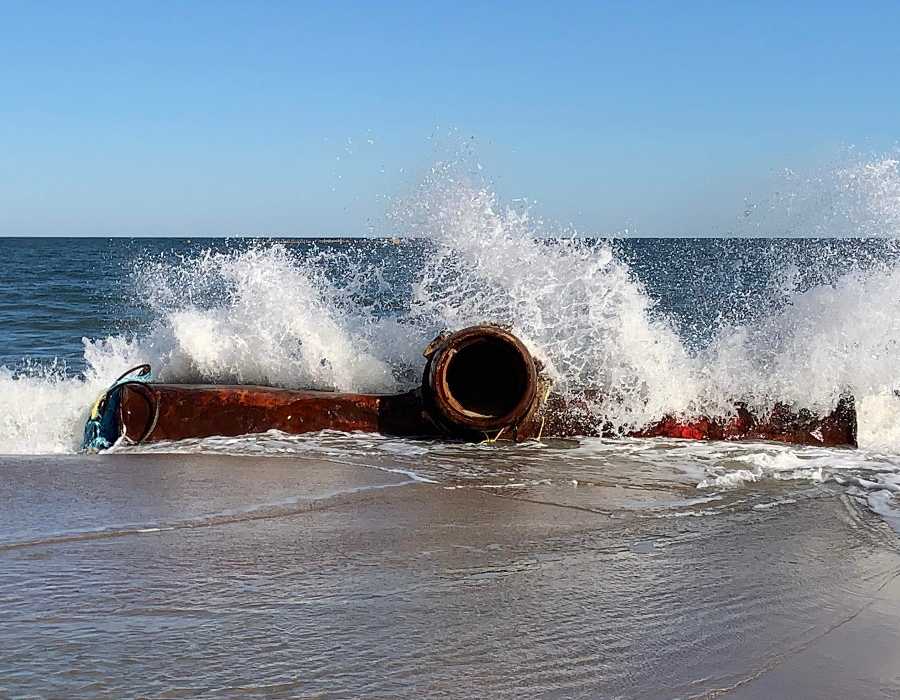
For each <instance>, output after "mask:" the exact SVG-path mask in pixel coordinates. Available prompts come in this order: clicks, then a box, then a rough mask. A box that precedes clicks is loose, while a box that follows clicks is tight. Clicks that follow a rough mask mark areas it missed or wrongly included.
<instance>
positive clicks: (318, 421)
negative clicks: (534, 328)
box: [118, 326, 856, 446]
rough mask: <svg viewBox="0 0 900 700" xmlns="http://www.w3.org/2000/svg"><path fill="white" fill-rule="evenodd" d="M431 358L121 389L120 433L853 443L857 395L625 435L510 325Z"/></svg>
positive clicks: (459, 336)
mask: <svg viewBox="0 0 900 700" xmlns="http://www.w3.org/2000/svg"><path fill="white" fill-rule="evenodd" d="M425 356H426V357H427V358H428V362H427V364H426V367H425V372H424V376H423V381H422V387H421V388H420V389H418V390H415V391H410V392H407V393H404V394H396V395H374V394H349V393H333V392H323V391H296V390H288V389H278V388H273V387H265V386H220V385H185V384H155V383H149V384H145V383H141V382H128V383H125V384H123V385H122V386H121V388H120V391H121V400H120V402H119V405H118V412H119V425H120V431H121V434H122V435H123V436H124V437H125V438H126V439H127V440H129V441H131V442H136V443H137V442H148V441H157V440H181V439H185V438H200V437H208V436H213V435H222V436H236V435H245V434H251V433H261V432H266V431H268V430H280V431H283V432H286V433H294V434H298V433H309V432H316V431H319V430H326V429H330V430H342V431H348V432H350V431H364V432H379V433H384V434H388V435H402V436H418V437H439V438H455V439H467V440H481V439H484V438H491V439H496V438H498V437H499V438H500V439H508V440H517V441H521V440H529V439H540V438H543V437H576V436H600V437H623V436H627V437H670V438H686V439H692V440H773V441H778V442H785V443H794V444H805V445H831V446H834V445H848V446H855V445H856V409H855V406H854V402H853V398H852V397H845V398H843V399H841V401H840V402H839V403H838V405H837V407H836V408H835V410H834V411H832V412H831V413H829V414H828V415H826V416H824V417H822V416H818V415H816V414H814V413H812V412H810V411H807V410H797V411H795V410H792V409H791V408H789V407H788V406H786V405H783V404H777V405H776V406H775V407H774V409H773V410H772V411H771V412H769V413H767V414H766V415H762V416H757V415H754V414H753V413H752V412H751V411H750V410H748V408H747V407H746V406H745V405H743V404H740V403H737V404H735V408H734V410H733V411H732V412H730V415H729V416H722V417H719V416H700V417H690V418H680V417H677V416H666V417H664V418H662V419H661V420H659V421H658V422H656V423H654V424H651V425H647V426H644V427H642V428H640V429H638V430H634V431H632V432H628V433H625V434H624V435H623V434H622V433H621V432H617V431H615V430H613V427H612V426H610V425H608V424H603V423H602V422H599V423H598V421H597V418H596V407H597V405H598V404H599V405H602V401H603V397H601V396H599V395H598V394H597V393H596V392H586V393H584V394H583V395H581V396H580V397H576V398H564V397H563V396H561V395H559V394H554V393H550V392H549V383H548V382H547V381H546V379H545V378H544V377H543V376H542V375H541V366H540V363H539V362H538V361H537V360H536V359H535V358H534V357H533V356H532V355H531V353H530V352H529V351H528V349H527V348H526V347H525V345H524V344H523V343H522V342H521V341H520V340H519V339H518V338H516V337H515V336H514V335H512V334H511V333H510V332H509V331H507V330H505V329H503V328H499V327H497V326H474V327H472V328H467V329H464V330H462V331H458V332H456V333H452V334H444V335H441V336H439V337H438V338H436V339H435V341H434V342H433V343H431V345H429V347H428V348H427V349H426V351H425Z"/></svg>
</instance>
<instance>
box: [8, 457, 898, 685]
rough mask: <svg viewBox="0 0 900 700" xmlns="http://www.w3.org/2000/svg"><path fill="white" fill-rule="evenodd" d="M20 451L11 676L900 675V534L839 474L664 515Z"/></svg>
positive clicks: (324, 681)
mask: <svg viewBox="0 0 900 700" xmlns="http://www.w3.org/2000/svg"><path fill="white" fill-rule="evenodd" d="M2 462H3V463H2V465H0V466H2V469H3V473H4V480H3V482H2V485H0V496H2V500H3V503H4V509H3V514H2V516H0V558H2V567H0V636H2V639H0V644H2V648H3V650H4V652H3V655H2V659H0V670H2V673H0V695H2V696H3V697H68V698H96V697H148V698H181V697H184V698H187V697H192V698H194V697H204V698H207V697H208V698H221V697H284V698H289V697H299V696H303V697H354V696H361V695H367V696H370V697H418V696H422V695H430V696H444V697H472V696H492V697H521V696H523V695H529V696H541V697H572V696H578V697H603V698H657V697H658V698H689V697H718V696H720V695H725V696H728V697H736V698H737V697H742V698H743V697H747V698H771V697H793V698H800V697H810V698H813V697H855V698H883V697H893V696H896V695H897V693H900V671H898V669H900V633H898V629H900V613H898V611H900V578H898V577H900V551H898V547H897V543H896V535H895V534H894V533H893V532H892V531H890V530H889V529H888V528H887V526H885V525H884V524H883V523H882V522H881V521H880V520H878V519H877V518H876V517H875V516H873V515H871V514H869V513H868V511H866V510H865V509H863V508H861V507H857V505H856V504H855V502H854V501H853V500H852V499H850V498H848V497H847V496H846V495H843V494H841V493H840V492H839V491H838V490H837V489H832V488H828V487H824V486H823V487H821V488H820V489H818V490H816V491H815V492H814V493H812V494H811V495H810V496H809V497H808V498H806V499H803V500H801V501H800V502H797V503H792V504H791V505H790V507H778V506H775V507H771V508H766V509H759V508H755V509H754V508H747V509H742V508H741V507H740V505H736V506H734V507H733V508H731V509H730V510H729V511H728V512H723V513H722V514H721V515H718V516H713V517H650V516H649V515H648V514H647V512H645V511H634V510H631V509H628V508H624V507H623V504H624V503H626V501H629V499H631V497H632V496H633V494H629V493H627V492H628V491H629V489H620V490H619V491H621V493H620V494H619V495H618V496H617V495H616V494H615V493H614V491H615V490H614V489H610V490H608V491H602V490H597V491H595V492H594V496H593V497H592V498H587V499H586V498H585V497H584V494H583V493H582V494H579V493H578V492H579V490H580V489H577V488H573V489H571V491H570V492H569V491H565V490H563V489H560V488H554V487H550V486H547V487H541V486H533V487H528V488H522V489H518V490H512V491H499V490H491V489H486V488H464V489H460V488H447V487H446V486H445V485H442V484H428V483H420V482H416V481H414V480H412V479H410V478H408V477H406V476H405V475H402V474H391V473H387V472H383V471H379V470H376V469H370V468H364V467H357V466H352V465H342V464H337V463H333V462H328V461H323V460H313V459H299V458H266V459H258V458H252V457H225V456H208V455H207V456H200V455H196V456H191V455H179V456H153V455H115V454H110V455H106V456H102V457H87V456H72V457H68V458H63V459H60V458H56V459H54V460H52V461H51V460H48V459H47V458H40V457H29V458H3V459H2ZM567 494H569V495H571V496H572V498H569V497H567Z"/></svg>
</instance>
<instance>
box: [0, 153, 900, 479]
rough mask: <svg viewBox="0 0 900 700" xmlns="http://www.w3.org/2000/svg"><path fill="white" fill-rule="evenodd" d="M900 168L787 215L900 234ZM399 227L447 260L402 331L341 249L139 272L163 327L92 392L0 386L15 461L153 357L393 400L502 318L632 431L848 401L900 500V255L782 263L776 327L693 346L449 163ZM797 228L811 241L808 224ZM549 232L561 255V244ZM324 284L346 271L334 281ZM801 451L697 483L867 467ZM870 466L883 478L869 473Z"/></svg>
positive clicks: (567, 381)
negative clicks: (692, 416) (454, 341)
mask: <svg viewBox="0 0 900 700" xmlns="http://www.w3.org/2000/svg"><path fill="white" fill-rule="evenodd" d="M898 167H900V166H898V162H897V160H896V159H894V158H890V157H888V158H881V159H875V160H872V161H860V162H857V163H852V164H850V165H842V166H841V167H838V168H835V169H834V170H833V171H832V172H831V173H830V174H829V175H828V177H826V178H819V179H818V181H816V182H812V181H810V180H807V181H805V182H804V184H803V187H806V188H807V189H811V191H814V192H816V191H817V192H819V194H818V195H816V196H810V195H809V194H808V193H807V194H806V195H803V196H792V199H791V206H792V207H794V210H800V209H805V211H806V214H805V216H807V218H808V216H809V213H810V212H814V213H815V212H816V211H817V209H816V207H817V206H819V207H824V208H825V209H827V210H828V214H827V216H824V217H820V218H821V221H818V222H817V223H815V224H810V228H809V229H808V232H813V233H829V232H830V233H836V232H841V233H844V234H864V235H871V234H875V233H877V234H879V235H897V234H900V170H898ZM803 187H798V190H802V189H803ZM815 188H819V189H818V190H816V189H815ZM822 188H825V189H826V191H827V193H828V196H827V197H823V196H820V195H821V192H822ZM802 194H803V193H802V192H801V195H802ZM801 200H802V201H803V202H805V204H804V206H802V207H801V206H799V205H798V204H797V203H798V201H801ZM823 202H825V204H824V205H823V204H822V203H823ZM792 211H793V210H792ZM835 212H839V213H840V214H841V216H840V217H837V216H835ZM390 220H391V226H392V230H394V231H396V232H399V233H404V234H407V235H412V236H417V237H426V238H428V239H429V240H430V242H431V245H432V246H433V250H432V252H431V253H430V254H429V256H428V257H427V259H426V260H425V262H424V265H423V266H421V268H420V269H418V270H417V271H416V272H415V275H414V280H413V286H412V294H411V296H410V297H409V298H408V299H404V300H399V301H400V302H401V303H400V304H399V306H398V307H397V308H398V310H397V311H396V313H394V315H392V316H390V317H385V315H384V314H383V313H379V312H377V311H376V310H374V309H373V308H372V306H371V301H367V299H368V298H369V297H370V295H369V294H368V292H369V291H371V290H372V289H381V290H382V291H384V288H385V286H386V283H385V282H384V280H383V279H382V277H381V274H382V271H383V270H382V268H381V267H380V266H379V265H372V264H366V265H360V264H358V263H359V261H357V260H354V259H353V258H352V256H349V257H348V256H346V254H334V253H332V254H326V253H317V254H310V255H309V256H308V257H306V258H303V257H300V256H298V255H297V254H296V252H295V251H292V250H290V249H288V248H286V247H285V246H282V245H278V244H273V245H258V246H256V247H250V248H248V249H242V250H234V251H232V252H225V253H213V252H207V253H204V254H201V255H199V256H195V257H190V258H185V259H182V260H176V261H173V260H171V259H166V260H143V261H139V264H137V265H136V268H135V269H136V271H135V275H134V285H135V289H136V293H137V294H138V295H139V296H140V297H141V298H142V299H143V300H144V302H145V303H146V304H147V306H148V307H149V309H150V311H151V316H152V319H153V320H152V322H151V324H150V326H149V328H148V329H146V330H145V331H144V332H142V333H141V334H139V335H137V336H122V335H119V336H112V337H108V338H96V339H85V340H84V356H85V362H86V365H87V370H86V372H85V374H84V377H82V378H77V379H73V378H66V377H65V376H64V375H63V374H62V373H60V372H58V371H44V372H43V373H40V372H37V373H35V372H32V373H30V374H29V373H25V374H19V375H14V374H13V373H12V372H11V371H9V370H5V369H4V370H2V371H0V452H30V453H37V452H67V451H72V450H74V449H76V448H77V445H78V438H79V434H80V430H81V425H82V423H83V420H84V418H85V417H86V414H87V410H88V407H89V406H90V404H91V402H92V400H93V399H94V397H95V395H96V394H97V393H98V392H99V391H100V390H101V389H102V388H103V387H105V386H106V385H108V383H109V382H110V381H112V380H113V379H114V378H115V377H116V376H117V375H118V374H119V373H121V372H122V371H123V370H124V369H126V368H128V367H129V366H132V365H135V364H138V363H141V362H149V363H151V364H152V365H153V367H154V370H155V372H156V376H157V377H158V378H159V379H161V380H165V381H179V382H217V383H225V382H239V383H262V384H272V385H278V386H287V387H312V388H335V389H341V390H348V391H376V392H378V391H394V390H397V389H402V388H405V387H408V386H410V385H412V384H414V383H415V378H416V377H417V375H418V372H419V371H420V370H421V366H422V363H423V360H422V358H421V350H422V348H423V347H424V345H425V343H426V342H427V341H428V340H430V339H431V337H433V335H434V334H435V333H436V332H438V331H440V330H442V329H443V328H446V327H449V328H459V327H462V326H464V325H467V324H470V323H478V322H484V321H495V322H501V323H505V324H509V325H510V326H511V327H512V329H513V331H514V332H516V333H517V334H519V335H520V336H521V337H522V338H523V339H524V340H525V341H526V342H527V343H528V344H529V345H530V346H531V347H532V348H533V349H534V351H535V352H536V353H537V354H538V355H539V356H540V357H541V358H542V359H543V360H544V362H545V363H546V366H547V368H548V371H549V372H550V373H551V374H552V375H553V377H554V378H555V380H556V388H557V389H558V390H561V391H573V390H577V389H580V388H582V387H586V386H589V387H595V388H599V389H601V390H602V391H603V392H604V393H606V394H608V395H610V396H612V397H614V398H615V399H616V400H615V401H607V402H605V403H604V404H603V405H602V406H597V407H596V413H597V416H596V418H597V420H603V421H610V422H612V423H613V424H614V425H617V426H620V427H622V428H624V429H627V428H630V427H634V426H637V425H640V424H642V423H644V422H645V421H647V420H651V419H654V418H657V417H659V416H661V415H662V414H664V413H667V412H671V411H684V412H697V411H713V412H720V411H725V410H727V409H728V407H729V405H730V402H731V401H732V400H733V399H734V398H736V397H739V398H742V399H749V400H750V401H751V402H755V403H758V404H760V405H768V404H771V402H773V401H775V400H786V401H795V402H797V403H799V404H803V405H807V406H810V407H812V408H817V409H819V410H823V411H824V410H828V409H830V408H831V407H832V406H833V405H834V403H835V401H836V400H837V398H838V395H839V393H840V392H842V391H849V392H851V393H853V394H854V396H855V397H856V399H857V406H858V412H859V440H860V444H861V446H863V448H865V449H866V450H868V451H869V452H866V454H867V455H870V454H871V453H872V451H878V453H879V454H881V455H887V457H885V458H884V459H883V460H882V461H881V462H879V465H880V466H878V469H882V471H881V472H879V474H882V476H881V477H879V478H878V479H875V480H874V481H873V482H872V483H873V486H872V487H871V488H873V489H880V490H882V491H888V492H889V486H890V484H891V483H893V482H891V478H893V477H890V478H889V477H888V476H887V475H888V474H889V473H890V474H896V472H897V469H896V466H895V464H896V461H897V457H895V456H894V455H898V454H900V399H898V398H897V397H896V396H895V395H894V393H893V390H894V389H895V388H897V387H898V384H900V382H898V372H897V369H896V360H897V350H898V347H900V312H898V309H897V299H898V298H900V267H898V266H897V265H896V264H895V263H893V262H891V261H890V260H886V261H882V262H879V261H877V260H876V261H872V260H867V261H866V264H865V265H864V266H862V265H860V266H857V267H854V266H853V265H850V266H849V267H848V269H847V271H846V272H845V273H844V274H843V275H842V276H839V277H838V278H836V279H829V281H828V282H827V283H825V284H820V285H818V286H813V287H811V288H804V287H802V286H801V281H800V279H801V277H802V275H800V274H799V272H801V270H800V269H799V267H798V263H797V261H776V262H773V269H774V271H775V272H777V274H773V281H772V284H771V286H770V289H769V291H768V292H767V293H766V294H763V295H761V297H760V299H759V304H758V305H757V306H758V307H759V308H760V309H765V313H759V314H755V315H753V314H751V315H749V316H741V315H740V314H738V315H737V316H735V315H734V314H729V313H727V312H728V310H727V309H723V318H729V319H732V320H730V321H729V322H728V323H725V322H722V323H721V324H720V327H719V328H718V330H717V332H716V334H715V336H714V339H713V341H712V342H711V343H709V344H708V345H707V346H706V347H704V348H702V349H700V350H695V349H694V350H692V349H689V345H688V344H686V343H685V342H684V340H685V339H683V338H681V337H679V334H678V332H677V330H676V326H675V324H674V323H673V321H672V320H671V319H670V318H668V317H667V316H666V315H665V314H663V313H662V312H661V311H660V310H659V309H658V308H657V306H656V304H655V302H654V300H653V299H652V298H651V296H650V295H649V294H648V293H647V291H646V289H645V288H644V287H643V286H642V284H641V283H640V282H639V281H638V280H636V278H635V276H634V275H633V273H632V271H631V269H630V268H629V267H628V265H627V264H626V263H625V262H624V261H622V260H621V259H619V258H617V256H616V255H615V253H614V249H613V248H612V247H611V246H610V245H605V244H599V245H595V244H587V243H585V242H583V241H580V240H577V239H574V238H566V236H568V235H569V234H571V233H572V232H570V231H565V230H559V229H555V228H553V227H549V226H547V225H546V224H545V223H543V222H542V221H540V220H537V219H535V218H534V216H533V214H532V213H531V212H530V211H528V209H527V208H522V207H509V206H506V205H504V204H503V203H502V202H501V201H500V200H499V198H498V197H497V195H496V194H495V193H494V192H493V190H492V189H491V187H490V186H489V184H487V183H485V182H482V181H478V180H477V179H475V180H473V179H471V178H469V177H467V176H466V175H465V173H463V174H462V175H461V174H460V170H459V168H457V167H456V166H454V165H453V164H450V165H447V164H440V165H437V166H436V167H435V168H434V169H433V170H432V172H431V173H430V175H429V176H428V177H427V178H426V179H425V182H424V183H423V184H422V186H421V187H420V188H419V189H418V190H416V191H415V192H414V193H413V195H412V196H411V197H410V198H408V199H406V200H401V201H399V202H398V203H397V204H396V206H395V207H394V208H393V209H392V211H391V214H390ZM837 221H839V223H836V222H837ZM789 223H791V226H792V227H793V230H797V229H798V226H797V225H796V223H797V222H796V220H794V221H793V222H789ZM838 228H840V229H841V230H840V231H838ZM773 230H777V229H773ZM547 236H550V237H556V238H560V237H562V238H563V240H557V241H555V242H553V243H548V242H547V241H545V240H542V238H544V237H547ZM340 255H345V257H344V258H341V257H340ZM826 262H827V261H826ZM845 262H846V261H845ZM822 264H825V263H822ZM845 267H847V266H845ZM329 269H331V270H332V272H333V271H334V270H335V269H338V274H337V277H339V278H340V280H339V281H338V282H335V281H334V276H331V277H330V276H329V274H327V272H326V271H327V270H329ZM387 291H388V292H391V290H387ZM735 317H736V318H737V320H734V318H735ZM702 449H704V450H707V451H708V453H709V455H710V456H711V457H712V456H714V455H718V454H719V453H718V452H717V451H716V449H717V448H713V447H711V446H703V447H702ZM798 455H799V452H798V451H796V450H793V448H785V449H784V450H780V451H779V450H776V451H774V452H767V451H763V452H761V453H760V454H759V455H758V456H754V457H752V458H747V457H746V456H745V457H743V458H741V459H742V460H743V462H742V461H741V460H738V462H737V463H736V464H735V463H731V464H729V465H726V466H724V467H722V468H721V469H719V470H717V469H716V468H714V467H709V468H707V469H706V473H705V474H704V476H703V478H702V479H698V481H703V483H702V485H703V486H705V487H710V488H712V487H715V488H723V487H728V486H733V485H736V484H739V483H747V482H752V481H754V480H759V479H765V478H803V479H827V478H830V477H829V475H832V474H835V473H843V472H840V469H839V466H840V465H842V464H855V463H856V461H858V460H857V458H851V457H848V453H847V452H839V451H824V452H823V453H822V454H820V455H810V454H808V453H803V456H802V458H801V456H798ZM875 461H877V460H875ZM857 466H859V468H860V469H866V470H871V469H872V467H873V459H870V458H869V457H866V458H865V459H862V462H860V464H858V465H857ZM867 473H868V472H867ZM859 483H863V481H862V480H861V481H860V482H859Z"/></svg>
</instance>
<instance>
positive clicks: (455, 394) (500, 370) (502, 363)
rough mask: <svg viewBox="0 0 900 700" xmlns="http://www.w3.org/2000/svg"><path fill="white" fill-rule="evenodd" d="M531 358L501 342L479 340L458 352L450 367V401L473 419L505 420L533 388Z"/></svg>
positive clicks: (487, 339) (448, 366)
mask: <svg viewBox="0 0 900 700" xmlns="http://www.w3.org/2000/svg"><path fill="white" fill-rule="evenodd" d="M528 361H529V360H528V358H526V357H524V356H523V355H522V353H521V352H520V351H519V349H518V348H517V347H516V346H514V345H513V344H512V343H509V342H507V341H505V340H503V339H501V338H493V337H487V338H476V339H473V341H472V342H470V343H469V344H467V345H465V346H463V347H461V348H459V349H458V350H457V351H456V353H455V354H454V355H453V357H452V358H450V361H449V363H448V365H447V374H446V382H447V384H446V386H447V395H448V398H449V399H450V400H451V401H453V402H455V403H456V404H457V406H458V408H459V409H460V411H461V412H462V413H463V414H465V415H467V416H470V417H473V418H502V417H505V416H507V415H509V414H510V413H511V412H512V411H513V410H515V409H516V407H517V406H519V404H520V402H522V400H523V399H524V398H525V397H526V394H527V393H528V391H529V390H530V389H531V388H532V387H531V384H530V381H529V378H530V375H529V366H528V364H527V363H528Z"/></svg>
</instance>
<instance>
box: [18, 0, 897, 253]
mask: <svg viewBox="0 0 900 700" xmlns="http://www.w3.org/2000/svg"><path fill="white" fill-rule="evenodd" d="M898 30H900V3H897V2H888V1H885V2H853V3H850V2H809V3H787V2H722V1H721V0H720V1H718V2H609V3H603V2H590V3H588V2H583V3H578V2H568V3H564V2H557V3H552V2H541V3H532V2H505V3H501V2H479V3H468V2H458V1H457V2H445V3H440V4H437V3H429V2H393V3H391V2H385V3H361V2H360V3H340V2H328V3H316V2H299V1H297V2H279V1H276V0H268V1H266V2H249V1H248V2H241V3H238V2H230V1H228V0H217V1H216V2H196V1H195V2H153V3H137V2H127V1H124V2H123V1H121V0H120V1H117V2H103V3H100V2H90V1H84V2H68V1H65V2H62V1H60V2H34V1H31V0H27V1H22V2H5V1H3V0H0V235H20V234H21V235H27V234H34V235H54V234H55V235H180V236H185V235H186V236H199V235H203V234H207V235H234V234H242V233H243V234H263V235H315V234H328V235H331V234H342V233H343V234H362V233H365V232H366V229H367V225H368V223H369V222H375V223H376V224H377V225H380V222H381V220H382V216H383V212H384V210H385V208H386V207H385V197H390V196H394V195H398V194H403V193H405V192H408V191H409V190H411V188H412V187H413V186H414V185H415V183H416V179H417V174H418V173H421V172H423V171H424V170H425V169H426V168H427V167H428V166H429V165H430V163H431V162H432V160H433V159H434V158H436V157H440V156H442V155H446V154H445V153H441V152H440V151H441V148H437V149H435V147H434V146H433V143H434V141H433V140H432V139H430V136H431V135H432V134H433V133H435V132H436V130H437V133H445V131H446V130H447V129H448V128H450V127H453V128H455V129H457V130H458V131H457V134H461V135H464V136H474V137H475V138H476V140H477V143H478V146H477V149H478V153H479V158H480V160H481V162H482V163H483V164H484V167H485V171H486V172H487V173H488V174H489V175H490V176H491V177H492V178H494V180H495V181H496V185H497V189H498V191H499V192H500V194H501V195H502V196H503V197H504V198H508V199H512V198H515V197H522V196H524V197H528V198H530V199H534V200H537V201H538V202H539V205H538V208H539V211H540V213H541V214H543V215H544V216H546V217H547V218H550V219H553V220H558V221H561V222H572V223H574V224H575V225H576V226H577V227H579V228H580V229H581V230H583V231H584V232H585V233H605V232H611V231H615V230H618V229H622V228H624V227H626V226H631V227H633V228H635V227H636V230H637V231H638V232H640V233H643V234H645V235H656V234H668V233H716V232H720V231H721V229H722V228H726V227H727V226H728V225H729V223H730V221H731V220H732V219H733V218H734V217H735V216H737V215H738V214H739V212H740V210H741V207H742V200H743V196H744V195H745V194H748V193H752V192H754V191H756V190H757V189H758V188H760V187H763V186H764V184H763V183H765V181H766V179H767V178H768V177H769V174H770V173H772V172H773V171H775V170H777V169H779V168H782V167H786V166H788V167H794V168H797V167H803V166H804V165H806V164H809V163H812V162H814V161H815V160H816V159H818V158H820V157H822V154H824V153H828V152H829V151H830V150H833V149H836V148H839V147H840V146H841V145H843V144H857V145H862V146H865V147H873V148H889V147H891V146H893V145H894V144H895V143H896V141H897V139H898V137H900V77H898V76H900V40H898ZM439 140H440V139H439ZM451 141H452V139H451ZM370 142H371V143H370Z"/></svg>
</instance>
